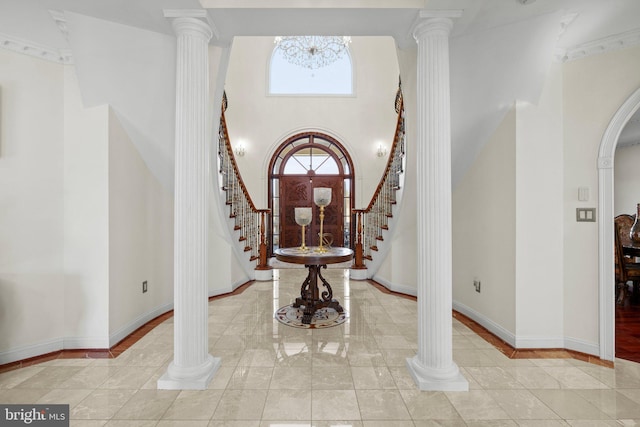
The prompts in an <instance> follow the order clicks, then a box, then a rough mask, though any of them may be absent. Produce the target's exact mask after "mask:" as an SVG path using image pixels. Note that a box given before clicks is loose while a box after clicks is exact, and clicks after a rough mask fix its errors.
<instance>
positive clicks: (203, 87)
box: [158, 11, 220, 389]
mask: <svg viewBox="0 0 640 427" xmlns="http://www.w3.org/2000/svg"><path fill="white" fill-rule="evenodd" d="M165 16H167V17H169V18H173V20H172V24H173V28H174V30H175V32H176V36H177V39H178V43H177V56H176V64H177V67H176V131H175V132H176V133H175V193H174V216H175V217H174V275H173V278H174V279H173V280H174V285H173V287H174V317H173V318H174V341H173V348H174V359H173V361H172V362H171V364H170V365H169V367H168V369H167V372H166V373H165V374H164V375H163V376H162V377H161V378H160V379H159V380H158V388H160V389H205V388H206V387H207V385H208V384H209V381H211V379H212V378H213V375H214V374H215V372H216V370H217V369H218V367H219V366H220V359H219V358H214V357H212V356H211V355H210V354H209V337H208V320H209V319H208V291H207V279H208V278H207V264H208V263H207V249H208V248H207V236H208V235H209V233H208V206H209V203H208V194H209V193H208V191H207V190H208V188H209V187H208V183H209V182H210V181H209V180H210V177H209V173H210V171H209V141H208V140H207V120H208V119H209V111H208V99H209V74H208V70H209V59H208V45H209V40H210V39H211V35H212V31H211V28H210V27H209V25H207V24H206V23H205V22H203V21H201V20H199V19H195V18H194V17H192V16H193V14H192V13H187V14H185V16H180V13H176V11H171V13H166V12H165Z"/></svg>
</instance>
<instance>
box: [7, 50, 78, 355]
mask: <svg viewBox="0 0 640 427" xmlns="http://www.w3.org/2000/svg"><path fill="white" fill-rule="evenodd" d="M63 84H64V70H63V67H62V66H61V65H58V64H53V63H50V62H46V61H43V60H40V59H36V58H32V57H29V56H24V55H19V54H16V53H13V52H8V51H5V50H0V364H1V363H6V362H9V361H12V360H17V359H20V358H22V357H28V356H30V355H32V354H29V352H30V351H32V350H30V349H29V348H28V347H29V346H32V345H33V346H40V348H45V349H47V348H53V349H55V347H56V346H59V345H60V342H61V340H62V337H63V336H64V333H65V331H64V307H65V300H64V298H65V293H64V283H65V280H66V278H65V277H64V274H63V271H62V267H63V252H62V250H61V248H62V243H63V239H64V222H63V212H64V207H63V203H62V195H63V174H62V164H63V155H64V145H63V136H64V128H63V121H62V120H63V114H62V111H63V109H62V107H63V97H64V92H63Z"/></svg>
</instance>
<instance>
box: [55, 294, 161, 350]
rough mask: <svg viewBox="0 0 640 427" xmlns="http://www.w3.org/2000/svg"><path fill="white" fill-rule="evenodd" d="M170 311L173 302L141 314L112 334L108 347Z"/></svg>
mask: <svg viewBox="0 0 640 427" xmlns="http://www.w3.org/2000/svg"><path fill="white" fill-rule="evenodd" d="M170 310H173V302H170V303H167V304H163V305H160V306H158V307H156V308H154V309H152V310H151V311H149V312H147V313H144V314H141V315H140V316H138V317H137V318H136V319H133V320H132V321H131V322H129V323H128V324H126V325H124V326H123V327H121V328H120V329H118V330H117V331H116V332H114V333H112V334H111V335H110V336H109V342H108V343H106V344H107V345H106V347H109V348H111V347H113V346H114V345H116V344H118V343H119V342H120V341H122V340H123V339H125V338H126V337H128V336H129V335H130V334H131V333H132V332H133V331H135V330H136V329H138V328H139V327H141V326H144V325H145V324H146V323H148V322H150V321H151V320H153V319H155V318H156V317H158V316H160V315H163V314H164V313H166V312H168V311H170ZM66 342H67V340H66V339H65V343H66ZM104 347H105V345H102V346H100V347H98V348H104ZM65 348H96V347H82V346H78V347H67V346H66V345H65Z"/></svg>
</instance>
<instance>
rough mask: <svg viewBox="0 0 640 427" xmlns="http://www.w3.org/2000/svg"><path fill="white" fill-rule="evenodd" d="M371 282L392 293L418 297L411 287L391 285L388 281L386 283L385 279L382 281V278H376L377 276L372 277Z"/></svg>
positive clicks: (414, 289) (416, 291)
mask: <svg viewBox="0 0 640 427" xmlns="http://www.w3.org/2000/svg"><path fill="white" fill-rule="evenodd" d="M371 280H373V281H374V282H377V283H379V284H381V285H382V286H384V287H385V288H387V289H389V290H390V291H392V292H398V293H401V294H405V295H411V296H414V297H417V296H418V290H417V289H416V288H415V287H413V286H408V285H397V284H394V283H391V282H390V281H388V280H386V279H383V278H381V277H377V276H374V277H372V278H371Z"/></svg>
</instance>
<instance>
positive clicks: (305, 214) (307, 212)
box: [295, 208, 312, 252]
mask: <svg viewBox="0 0 640 427" xmlns="http://www.w3.org/2000/svg"><path fill="white" fill-rule="evenodd" d="M311 211H312V209H311V208H295V218H296V224H298V225H300V226H302V239H301V241H302V245H301V246H300V247H299V248H298V250H299V251H300V252H309V248H308V247H307V245H306V244H305V235H304V227H306V226H307V225H309V224H311Z"/></svg>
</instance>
